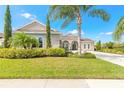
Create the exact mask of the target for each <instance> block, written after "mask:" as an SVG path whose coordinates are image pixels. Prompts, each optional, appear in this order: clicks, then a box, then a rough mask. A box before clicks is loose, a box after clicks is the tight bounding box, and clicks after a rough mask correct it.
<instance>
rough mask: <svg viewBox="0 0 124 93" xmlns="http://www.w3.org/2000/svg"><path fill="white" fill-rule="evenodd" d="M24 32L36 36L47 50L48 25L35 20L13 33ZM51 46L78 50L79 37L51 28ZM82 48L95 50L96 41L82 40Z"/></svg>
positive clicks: (0, 36)
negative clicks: (64, 34) (63, 33)
mask: <svg viewBox="0 0 124 93" xmlns="http://www.w3.org/2000/svg"><path fill="white" fill-rule="evenodd" d="M19 32H24V33H26V34H28V35H31V36H35V37H36V38H37V39H38V40H39V43H40V47H42V48H46V25H45V24H42V23H41V22H39V21H37V20H34V21H32V22H31V23H28V24H26V25H24V26H22V27H20V28H18V29H16V30H15V31H13V35H14V34H15V33H19ZM3 41H4V40H3V33H0V43H1V45H3ZM51 45H52V47H54V48H57V47H64V48H68V49H69V50H77V49H78V42H77V36H76V35H72V34H68V35H66V36H63V35H62V34H61V33H60V32H58V31H57V30H55V29H53V28H51ZM81 48H82V50H90V51H93V50H94V41H93V40H91V39H87V38H86V39H81Z"/></svg>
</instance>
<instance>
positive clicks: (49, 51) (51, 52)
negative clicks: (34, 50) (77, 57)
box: [47, 48, 66, 57]
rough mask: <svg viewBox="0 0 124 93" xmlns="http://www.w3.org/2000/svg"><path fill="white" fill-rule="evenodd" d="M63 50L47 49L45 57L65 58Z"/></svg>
mask: <svg viewBox="0 0 124 93" xmlns="http://www.w3.org/2000/svg"><path fill="white" fill-rule="evenodd" d="M65 54H66V53H65V49H63V48H48V49H47V55H48V56H58V57H59V56H65Z"/></svg>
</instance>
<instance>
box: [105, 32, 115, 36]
mask: <svg viewBox="0 0 124 93" xmlns="http://www.w3.org/2000/svg"><path fill="white" fill-rule="evenodd" d="M112 33H113V32H106V33H105V34H106V35H112Z"/></svg>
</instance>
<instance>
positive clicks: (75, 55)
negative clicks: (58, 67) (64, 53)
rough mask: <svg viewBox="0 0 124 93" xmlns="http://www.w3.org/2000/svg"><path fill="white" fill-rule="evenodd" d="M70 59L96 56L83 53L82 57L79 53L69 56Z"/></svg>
mask: <svg viewBox="0 0 124 93" xmlns="http://www.w3.org/2000/svg"><path fill="white" fill-rule="evenodd" d="M68 56H69V57H74V58H96V56H95V55H94V54H92V53H87V52H86V53H83V54H81V55H78V53H71V54H69V55H68Z"/></svg>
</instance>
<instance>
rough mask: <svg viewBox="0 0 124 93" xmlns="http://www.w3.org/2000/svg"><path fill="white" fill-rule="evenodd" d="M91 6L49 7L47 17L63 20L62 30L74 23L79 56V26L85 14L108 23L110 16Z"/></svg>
mask: <svg viewBox="0 0 124 93" xmlns="http://www.w3.org/2000/svg"><path fill="white" fill-rule="evenodd" d="M94 7H95V6H91V5H53V6H51V7H50V11H49V15H50V16H51V17H52V18H53V19H54V20H58V19H62V20H64V22H63V24H62V28H64V27H66V26H68V25H69V24H70V23H71V22H72V21H76V24H77V31H78V54H79V55H80V54H81V25H82V23H83V19H82V18H83V16H84V14H85V13H87V14H88V15H89V16H91V17H100V18H101V19H103V20H104V21H108V20H109V18H110V16H109V15H108V13H107V12H106V11H105V10H103V9H96V8H94Z"/></svg>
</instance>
